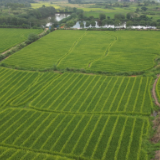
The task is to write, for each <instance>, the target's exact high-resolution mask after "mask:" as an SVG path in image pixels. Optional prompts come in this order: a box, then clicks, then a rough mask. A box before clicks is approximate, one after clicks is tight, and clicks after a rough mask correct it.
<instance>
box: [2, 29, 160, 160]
mask: <svg viewBox="0 0 160 160" xmlns="http://www.w3.org/2000/svg"><path fill="white" fill-rule="evenodd" d="M158 39H159V32H154V31H116V32H112V31H110V32H109V31H103V32H101V31H62V30H60V31H55V32H52V33H50V34H48V35H46V36H45V37H43V38H41V39H39V40H37V41H36V42H34V43H32V44H30V45H28V46H27V47H25V48H23V49H21V50H20V51H18V52H16V53H14V54H13V55H11V56H10V57H8V58H7V59H5V60H3V61H2V62H1V65H2V64H3V67H2V66H0V160H6V159H7V160H151V155H150V152H148V150H149V149H148V148H147V147H148V146H146V145H145V142H146V141H148V137H149V136H150V132H151V131H152V125H151V122H150V115H151V114H152V112H153V111H154V108H155V105H154V103H153V99H152V95H151V86H152V83H153V77H152V76H143V75H139V76H136V75H135V76H122V75H121V76H109V75H102V74H96V72H98V71H106V72H111V73H112V72H129V71H141V70H147V69H149V68H152V67H153V66H154V65H155V61H154V60H155V58H156V57H157V56H158V55H159V41H158ZM12 40H13V39H12ZM0 43H1V42H0ZM4 66H6V67H4ZM54 66H56V67H57V68H58V69H61V70H63V69H65V68H76V69H82V68H83V69H86V70H89V71H93V72H94V71H96V72H95V73H92V74H87V73H85V74H84V73H80V72H79V73H78V72H59V71H56V72H55V71H52V70H45V71H44V69H47V68H53V67H54ZM20 69H21V70H20ZM22 69H23V70H22ZM31 69H37V71H31ZM159 86H160V81H159V82H158V85H157V92H158V91H159V90H160V89H159V88H160V87H159ZM157 95H158V94H157ZM159 99H160V98H159Z"/></svg>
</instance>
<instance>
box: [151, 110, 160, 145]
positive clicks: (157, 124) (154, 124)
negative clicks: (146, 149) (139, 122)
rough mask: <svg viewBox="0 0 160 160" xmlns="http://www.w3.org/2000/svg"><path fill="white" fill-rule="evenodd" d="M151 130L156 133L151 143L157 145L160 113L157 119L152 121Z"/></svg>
mask: <svg viewBox="0 0 160 160" xmlns="http://www.w3.org/2000/svg"><path fill="white" fill-rule="evenodd" d="M153 129H155V130H156V133H155V135H154V137H152V139H151V141H152V142H153V143H158V142H159V141H160V112H159V113H158V117H157V118H156V119H155V120H154V121H153Z"/></svg>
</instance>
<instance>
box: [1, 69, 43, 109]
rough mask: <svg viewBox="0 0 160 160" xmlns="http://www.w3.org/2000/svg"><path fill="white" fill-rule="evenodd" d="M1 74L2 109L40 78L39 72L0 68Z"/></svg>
mask: <svg viewBox="0 0 160 160" xmlns="http://www.w3.org/2000/svg"><path fill="white" fill-rule="evenodd" d="M0 73H1V74H0V84H1V85H0V109H2V108H4V107H6V106H8V105H9V103H10V102H11V101H12V100H13V99H14V98H16V97H17V96H18V95H19V94H22V93H23V92H25V91H27V90H28V89H29V88H30V87H31V85H32V84H34V83H35V82H36V81H37V79H38V77H39V76H40V75H39V73H38V72H26V71H18V70H12V69H6V68H0Z"/></svg>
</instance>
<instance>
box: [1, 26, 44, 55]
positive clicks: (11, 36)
mask: <svg viewBox="0 0 160 160" xmlns="http://www.w3.org/2000/svg"><path fill="white" fill-rule="evenodd" d="M41 32H42V30H41V29H9V28H0V35H1V40H0V53H2V52H3V51H6V50H7V49H10V48H11V47H13V46H15V45H17V44H19V43H21V42H23V41H25V40H27V38H28V36H29V34H31V33H36V34H39V33H41Z"/></svg>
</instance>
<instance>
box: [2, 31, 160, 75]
mask: <svg viewBox="0 0 160 160" xmlns="http://www.w3.org/2000/svg"><path fill="white" fill-rule="evenodd" d="M135 39H136V40H135ZM158 40H159V32H154V31H150V32H148V31H143V32H139V31H116V32H97V31H56V32H53V33H51V34H49V35H47V36H46V37H44V38H42V39H40V40H38V41H37V42H35V43H33V44H31V45H29V46H28V47H26V48H24V49H22V50H21V51H19V52H17V53H15V54H14V55H13V56H11V57H9V58H8V59H6V60H4V61H3V62H2V64H5V65H9V66H16V67H22V68H35V69H45V68H54V66H57V68H59V69H66V68H76V69H82V68H83V69H86V70H90V71H104V72H129V71H135V72H138V71H144V70H148V69H150V68H152V67H153V66H154V65H155V64H156V63H155V61H154V60H155V59H156V57H157V56H158V55H159V49H160V46H159V44H158ZM148 44H149V45H148Z"/></svg>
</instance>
